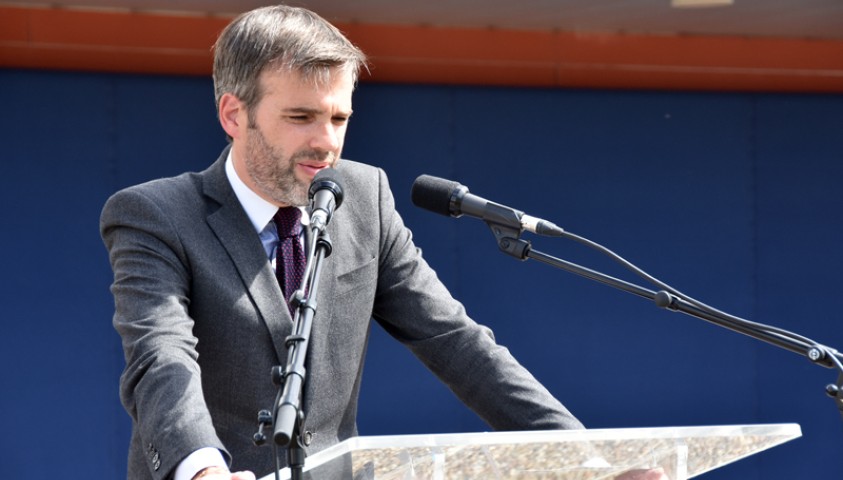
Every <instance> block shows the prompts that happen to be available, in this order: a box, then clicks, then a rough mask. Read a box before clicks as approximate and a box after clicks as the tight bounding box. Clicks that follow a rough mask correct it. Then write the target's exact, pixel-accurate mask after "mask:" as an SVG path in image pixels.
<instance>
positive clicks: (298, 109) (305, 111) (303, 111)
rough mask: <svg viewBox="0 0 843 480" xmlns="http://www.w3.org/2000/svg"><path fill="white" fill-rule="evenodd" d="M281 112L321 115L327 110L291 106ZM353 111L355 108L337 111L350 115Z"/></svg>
mask: <svg viewBox="0 0 843 480" xmlns="http://www.w3.org/2000/svg"><path fill="white" fill-rule="evenodd" d="M281 112H282V113H285V114H291V113H294V114H307V115H319V114H321V113H325V110H324V109H321V108H309V107H290V108H283V109H281ZM352 112H353V110H348V111H340V112H337V113H338V114H342V115H346V116H349V117H350V116H351V114H352Z"/></svg>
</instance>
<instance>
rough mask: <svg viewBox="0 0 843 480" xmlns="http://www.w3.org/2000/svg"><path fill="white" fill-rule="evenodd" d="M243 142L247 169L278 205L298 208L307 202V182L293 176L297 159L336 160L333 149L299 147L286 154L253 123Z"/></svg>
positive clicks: (264, 192)
mask: <svg viewBox="0 0 843 480" xmlns="http://www.w3.org/2000/svg"><path fill="white" fill-rule="evenodd" d="M249 132H250V134H249V138H248V139H247V141H246V158H245V165H246V172H247V173H248V174H249V176H250V177H251V178H252V181H254V183H255V185H256V186H257V188H258V189H260V191H261V193H263V194H264V195H265V196H266V197H268V198H269V199H271V200H272V201H273V202H274V203H277V204H279V205H289V206H294V207H301V206H304V205H307V204H308V200H309V198H308V197H309V195H308V190H309V188H310V182H307V183H305V182H303V181H301V180H299V179H298V178H296V171H295V170H296V162H297V161H298V160H318V161H323V162H324V161H328V163H329V164H330V166H333V165H334V163H336V156H335V155H334V153H332V152H319V151H316V150H301V151H298V152H296V153H294V154H293V155H292V156H290V157H287V156H286V154H285V153H284V150H283V149H282V148H281V147H274V146H272V145H270V144H269V142H267V141H266V137H265V136H264V135H263V132H261V131H260V129H259V128H258V127H256V126H251V125H250V126H249Z"/></svg>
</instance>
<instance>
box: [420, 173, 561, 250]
mask: <svg viewBox="0 0 843 480" xmlns="http://www.w3.org/2000/svg"><path fill="white" fill-rule="evenodd" d="M412 199H413V204H414V205H415V206H417V207H420V208H424V209H425V210H430V211H431V212H434V213H438V214H440V215H447V216H451V217H460V216H462V215H468V216H469V217H474V218H479V219H481V220H483V221H485V222H487V223H493V224H498V225H502V226H505V227H510V228H517V229H519V230H527V231H528V232H533V233H535V234H537V235H547V236H549V237H559V236H562V235H564V234H565V231H564V230H562V229H561V228H559V227H557V226H556V225H554V224H553V223H551V222H548V221H547V220H542V219H541V218H536V217H533V216H530V215H526V214H525V213H524V212H522V211H520V210H515V209H514V208H510V207H507V206H504V205H501V204H499V203H495V202H490V201H489V200H486V199H485V198H482V197H478V196H477V195H472V194H470V193H468V187H466V186H464V185H460V184H459V183H457V182H454V181H451V180H445V179H444V178H438V177H433V176H430V175H421V176H419V178H417V179H416V181H415V182H413V190H412Z"/></svg>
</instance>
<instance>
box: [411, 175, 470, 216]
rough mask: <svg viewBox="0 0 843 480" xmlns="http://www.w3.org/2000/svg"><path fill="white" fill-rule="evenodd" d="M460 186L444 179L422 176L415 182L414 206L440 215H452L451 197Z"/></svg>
mask: <svg viewBox="0 0 843 480" xmlns="http://www.w3.org/2000/svg"><path fill="white" fill-rule="evenodd" d="M459 187H460V184H459V183H457V182H454V181H452V180H445V179H444V178H439V177H432V176H430V175H421V176H419V178H417V179H416V181H415V182H413V190H412V200H413V205H415V206H417V207H419V208H423V209H425V210H430V211H431V212H434V213H438V214H440V215H445V216H450V215H451V195H452V194H453V193H454V191H455V190H456V189H458V188H459Z"/></svg>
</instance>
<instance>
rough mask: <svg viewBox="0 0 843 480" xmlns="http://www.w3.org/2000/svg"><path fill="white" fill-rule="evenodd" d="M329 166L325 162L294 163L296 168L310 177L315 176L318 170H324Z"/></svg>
mask: <svg viewBox="0 0 843 480" xmlns="http://www.w3.org/2000/svg"><path fill="white" fill-rule="evenodd" d="M330 166H331V164H330V163H326V162H301V163H298V164H296V168H298V169H299V170H300V171H301V172H303V173H304V174H305V175H306V176H307V177H308V178H311V179H312V178H313V177H314V176H316V174H317V173H319V171H320V170H324V169H326V168H328V167H330Z"/></svg>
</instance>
